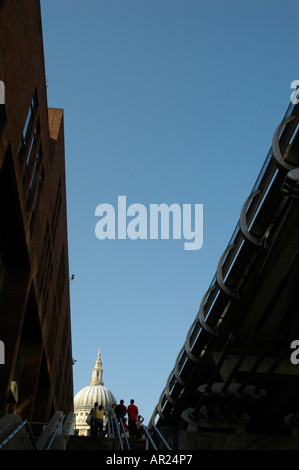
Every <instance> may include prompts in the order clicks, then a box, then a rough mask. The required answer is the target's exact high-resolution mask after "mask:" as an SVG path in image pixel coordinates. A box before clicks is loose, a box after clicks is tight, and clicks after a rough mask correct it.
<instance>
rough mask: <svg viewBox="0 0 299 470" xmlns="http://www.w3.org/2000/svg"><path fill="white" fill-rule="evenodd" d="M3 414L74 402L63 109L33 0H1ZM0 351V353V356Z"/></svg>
mask: <svg viewBox="0 0 299 470" xmlns="http://www.w3.org/2000/svg"><path fill="white" fill-rule="evenodd" d="M0 81H1V82H2V84H3V86H2V90H3V91H4V93H2V96H3V103H2V104H0V107H1V109H0V193H1V195H0V220H1V223H0V341H1V345H2V349H3V356H4V357H2V361H1V360H0V416H3V415H5V414H7V413H18V414H20V415H21V416H22V418H24V419H28V420H34V421H47V420H48V419H49V418H50V417H51V416H52V415H53V413H54V412H56V411H63V412H65V413H68V412H69V411H71V410H72V408H73V375H72V346H71V320H70V299H69V268H68V242H67V217H66V187H65V154H64V118H63V110H61V109H52V108H48V103H47V94H46V77H45V65H44V52H43V37H42V25H41V11H40V2H39V0H22V2H20V1H19V0H0ZM0 359H1V358H0Z"/></svg>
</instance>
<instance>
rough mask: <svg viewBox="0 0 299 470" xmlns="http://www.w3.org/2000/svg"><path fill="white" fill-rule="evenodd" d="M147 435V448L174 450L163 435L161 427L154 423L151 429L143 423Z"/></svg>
mask: <svg viewBox="0 0 299 470" xmlns="http://www.w3.org/2000/svg"><path fill="white" fill-rule="evenodd" d="M142 429H143V430H144V433H145V436H146V450H149V449H152V450H172V448H171V447H170V445H169V444H168V442H167V441H166V439H165V438H164V437H163V435H162V434H161V432H160V431H159V429H158V428H157V427H156V426H155V425H152V426H151V428H150V430H149V429H148V428H147V426H144V425H142Z"/></svg>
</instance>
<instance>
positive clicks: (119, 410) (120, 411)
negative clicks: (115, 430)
mask: <svg viewBox="0 0 299 470" xmlns="http://www.w3.org/2000/svg"><path fill="white" fill-rule="evenodd" d="M115 414H116V419H117V421H119V420H120V419H121V420H122V422H124V417H125V415H126V414H127V408H126V407H125V405H124V400H120V402H119V404H118V405H116V408H115Z"/></svg>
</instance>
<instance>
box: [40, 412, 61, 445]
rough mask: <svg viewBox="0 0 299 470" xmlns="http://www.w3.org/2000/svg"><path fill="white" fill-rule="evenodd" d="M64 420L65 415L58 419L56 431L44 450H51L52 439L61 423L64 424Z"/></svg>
mask: <svg viewBox="0 0 299 470" xmlns="http://www.w3.org/2000/svg"><path fill="white" fill-rule="evenodd" d="M64 419H65V415H63V416H62V418H61V419H60V421H59V422H58V424H57V427H56V430H55V432H54V433H53V436H52V438H51V439H50V442H49V444H48V446H47V447H46V449H45V450H50V449H51V446H52V444H53V442H54V439H55V437H56V436H57V434H58V431H59V429H60V428H61V426H62V423H63V422H64Z"/></svg>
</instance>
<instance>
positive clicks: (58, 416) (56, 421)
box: [0, 412, 75, 450]
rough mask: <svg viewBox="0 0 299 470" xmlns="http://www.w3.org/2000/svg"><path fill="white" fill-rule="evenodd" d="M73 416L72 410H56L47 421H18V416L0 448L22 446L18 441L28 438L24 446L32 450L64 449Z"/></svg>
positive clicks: (19, 418)
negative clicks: (62, 411) (16, 421)
mask: <svg viewBox="0 0 299 470" xmlns="http://www.w3.org/2000/svg"><path fill="white" fill-rule="evenodd" d="M74 416H75V415H74V414H73V412H70V413H69V414H68V415H64V414H62V413H61V412H57V413H55V414H54V415H53V416H52V418H51V420H50V421H49V423H42V422H29V421H28V420H24V421H22V422H21V423H20V420H21V417H20V416H19V417H18V423H16V426H15V428H14V429H13V430H12V431H11V432H10V433H9V435H8V436H6V437H5V438H4V439H3V441H2V442H1V443H0V450H2V449H5V446H8V445H10V447H11V448H15V449H18V448H23V447H24V445H23V444H21V443H20V441H23V442H24V441H25V440H29V445H28V446H26V447H27V448H30V449H32V450H52V449H55V450H65V448H66V443H67V440H68V437H69V435H70V433H71V428H72V424H73V421H74ZM14 439H15V442H14Z"/></svg>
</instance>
